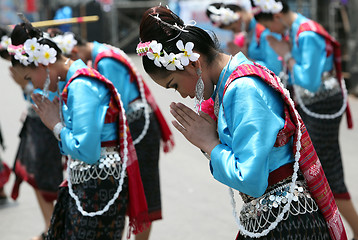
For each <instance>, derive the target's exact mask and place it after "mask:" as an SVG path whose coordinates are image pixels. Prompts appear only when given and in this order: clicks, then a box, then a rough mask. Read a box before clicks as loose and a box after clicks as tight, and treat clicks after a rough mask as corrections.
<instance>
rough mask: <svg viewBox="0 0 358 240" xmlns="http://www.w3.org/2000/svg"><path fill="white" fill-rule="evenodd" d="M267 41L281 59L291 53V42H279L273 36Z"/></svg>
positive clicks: (269, 36)
mask: <svg viewBox="0 0 358 240" xmlns="http://www.w3.org/2000/svg"><path fill="white" fill-rule="evenodd" d="M266 39H267V41H268V43H269V44H270V46H271V48H272V49H273V50H274V51H275V52H276V53H277V54H278V55H279V56H281V57H284V56H285V54H286V53H289V52H290V51H291V47H290V44H289V42H287V41H286V40H284V39H282V40H281V41H279V40H278V39H277V38H275V37H274V36H271V35H268V36H267V37H266Z"/></svg>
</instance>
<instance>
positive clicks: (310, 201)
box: [137, 6, 346, 240]
mask: <svg viewBox="0 0 358 240" xmlns="http://www.w3.org/2000/svg"><path fill="white" fill-rule="evenodd" d="M140 39H141V42H140V43H139V44H138V47H137V52H138V54H139V55H141V56H142V63H143V67H144V69H145V71H146V72H147V73H148V74H149V75H150V77H151V78H152V79H153V80H154V81H155V82H156V83H157V84H159V85H160V86H162V87H164V88H168V89H171V88H173V89H175V90H176V91H178V92H179V93H180V95H181V96H182V97H183V98H186V97H190V98H195V99H196V100H197V105H196V108H197V110H198V112H195V111H193V110H191V109H190V108H189V107H187V106H185V105H184V104H182V103H172V104H171V105H170V107H171V110H170V112H171V113H172V115H173V116H174V118H175V120H174V121H173V125H174V127H175V128H177V130H179V131H180V132H181V133H182V134H183V135H184V137H186V138H187V140H188V141H190V142H191V143H192V144H193V145H195V146H196V147H198V148H199V149H201V151H203V152H204V154H205V155H206V156H207V157H208V159H209V164H210V170H211V173H212V175H213V177H214V178H215V179H216V180H218V181H220V182H221V183H223V184H225V185H227V186H228V187H230V195H231V198H232V204H233V208H234V213H235V214H234V216H235V220H236V222H237V223H238V229H239V234H238V236H237V239H255V238H259V239H270V240H272V239H346V233H345V229H344V227H343V224H342V220H341V218H340V214H339V212H338V210H337V206H336V205H335V202H334V199H333V195H332V192H331V191H330V188H329V186H328V183H327V180H326V178H325V176H324V173H323V171H322V168H321V167H320V162H319V159H318V158H317V155H316V152H315V150H314V148H313V146H312V143H311V140H310V138H309V136H308V134H307V131H306V128H305V125H304V124H303V122H302V120H301V118H300V116H299V115H298V113H297V111H296V109H295V106H294V104H293V101H292V100H291V98H290V96H289V93H288V91H287V90H286V89H285V88H284V87H283V84H282V83H281V81H280V79H279V78H277V76H276V75H275V74H274V73H273V72H271V71H269V70H268V69H267V68H265V67H262V66H260V65H257V64H254V63H252V62H251V61H249V60H248V59H247V58H246V57H245V56H244V55H243V54H242V53H238V54H236V55H235V56H229V55H226V54H224V53H221V52H219V51H218V48H217V45H216V44H215V40H213V38H212V37H211V36H210V35H209V34H208V33H207V32H206V31H205V30H203V29H201V28H198V27H195V26H189V25H185V24H184V23H183V21H182V20H181V19H180V18H179V17H178V16H177V15H175V14H174V13H173V12H171V11H170V10H169V9H167V8H165V7H161V6H158V7H153V8H150V9H148V10H147V11H146V12H145V13H144V15H143V17H142V20H141V25H140ZM210 97H211V98H213V99H214V108H213V113H210V114H213V115H215V117H217V121H214V120H213V119H212V118H211V117H210V115H209V114H206V113H204V112H202V111H200V109H201V103H202V102H203V101H204V100H207V99H209V98H210ZM194 160H198V159H193V161H194ZM199 160H200V159H199ZM237 191H239V194H240V195H241V198H242V200H243V201H244V205H243V208H242V209H241V211H240V213H238V212H236V207H235V193H237ZM229 202H230V200H229V199H228V204H230V203H229Z"/></svg>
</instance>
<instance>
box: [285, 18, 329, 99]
mask: <svg viewBox="0 0 358 240" xmlns="http://www.w3.org/2000/svg"><path fill="white" fill-rule="evenodd" d="M297 15H298V16H297V18H296V20H295V21H294V22H293V24H292V26H291V29H290V35H289V36H290V40H291V41H292V51H291V54H292V57H293V58H294V59H295V60H296V64H295V65H294V67H293V71H292V72H291V74H290V83H291V84H292V83H293V81H294V83H295V84H297V85H299V86H301V87H303V88H305V89H308V90H309V91H311V92H317V91H318V89H319V87H320V85H321V77H322V74H323V72H327V71H331V70H332V69H333V54H331V55H330V56H329V57H327V52H326V42H325V39H324V38H323V37H322V36H320V35H318V34H317V33H314V32H312V31H306V32H302V33H301V34H300V36H299V38H298V39H297V36H296V35H297V31H298V28H299V26H300V24H301V23H304V22H307V21H309V19H308V18H306V17H304V16H303V15H301V14H299V13H298V14H297Z"/></svg>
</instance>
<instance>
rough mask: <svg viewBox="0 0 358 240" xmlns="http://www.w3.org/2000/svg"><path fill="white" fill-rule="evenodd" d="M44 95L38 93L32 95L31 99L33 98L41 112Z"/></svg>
mask: <svg viewBox="0 0 358 240" xmlns="http://www.w3.org/2000/svg"><path fill="white" fill-rule="evenodd" d="M41 96H42V95H41V94H38V93H36V94H31V98H32V100H33V101H34V103H35V104H36V105H37V108H38V109H39V110H41V106H42V104H43V102H42V97H41Z"/></svg>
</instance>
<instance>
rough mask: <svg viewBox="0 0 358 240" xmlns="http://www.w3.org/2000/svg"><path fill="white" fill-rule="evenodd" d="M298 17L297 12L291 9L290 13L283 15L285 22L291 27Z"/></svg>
mask: <svg viewBox="0 0 358 240" xmlns="http://www.w3.org/2000/svg"><path fill="white" fill-rule="evenodd" d="M296 18H297V13H295V12H292V11H289V12H288V13H286V14H284V15H283V16H282V20H283V22H284V23H285V24H286V25H287V27H289V28H291V26H292V24H293V22H294V21H295V20H296Z"/></svg>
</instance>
